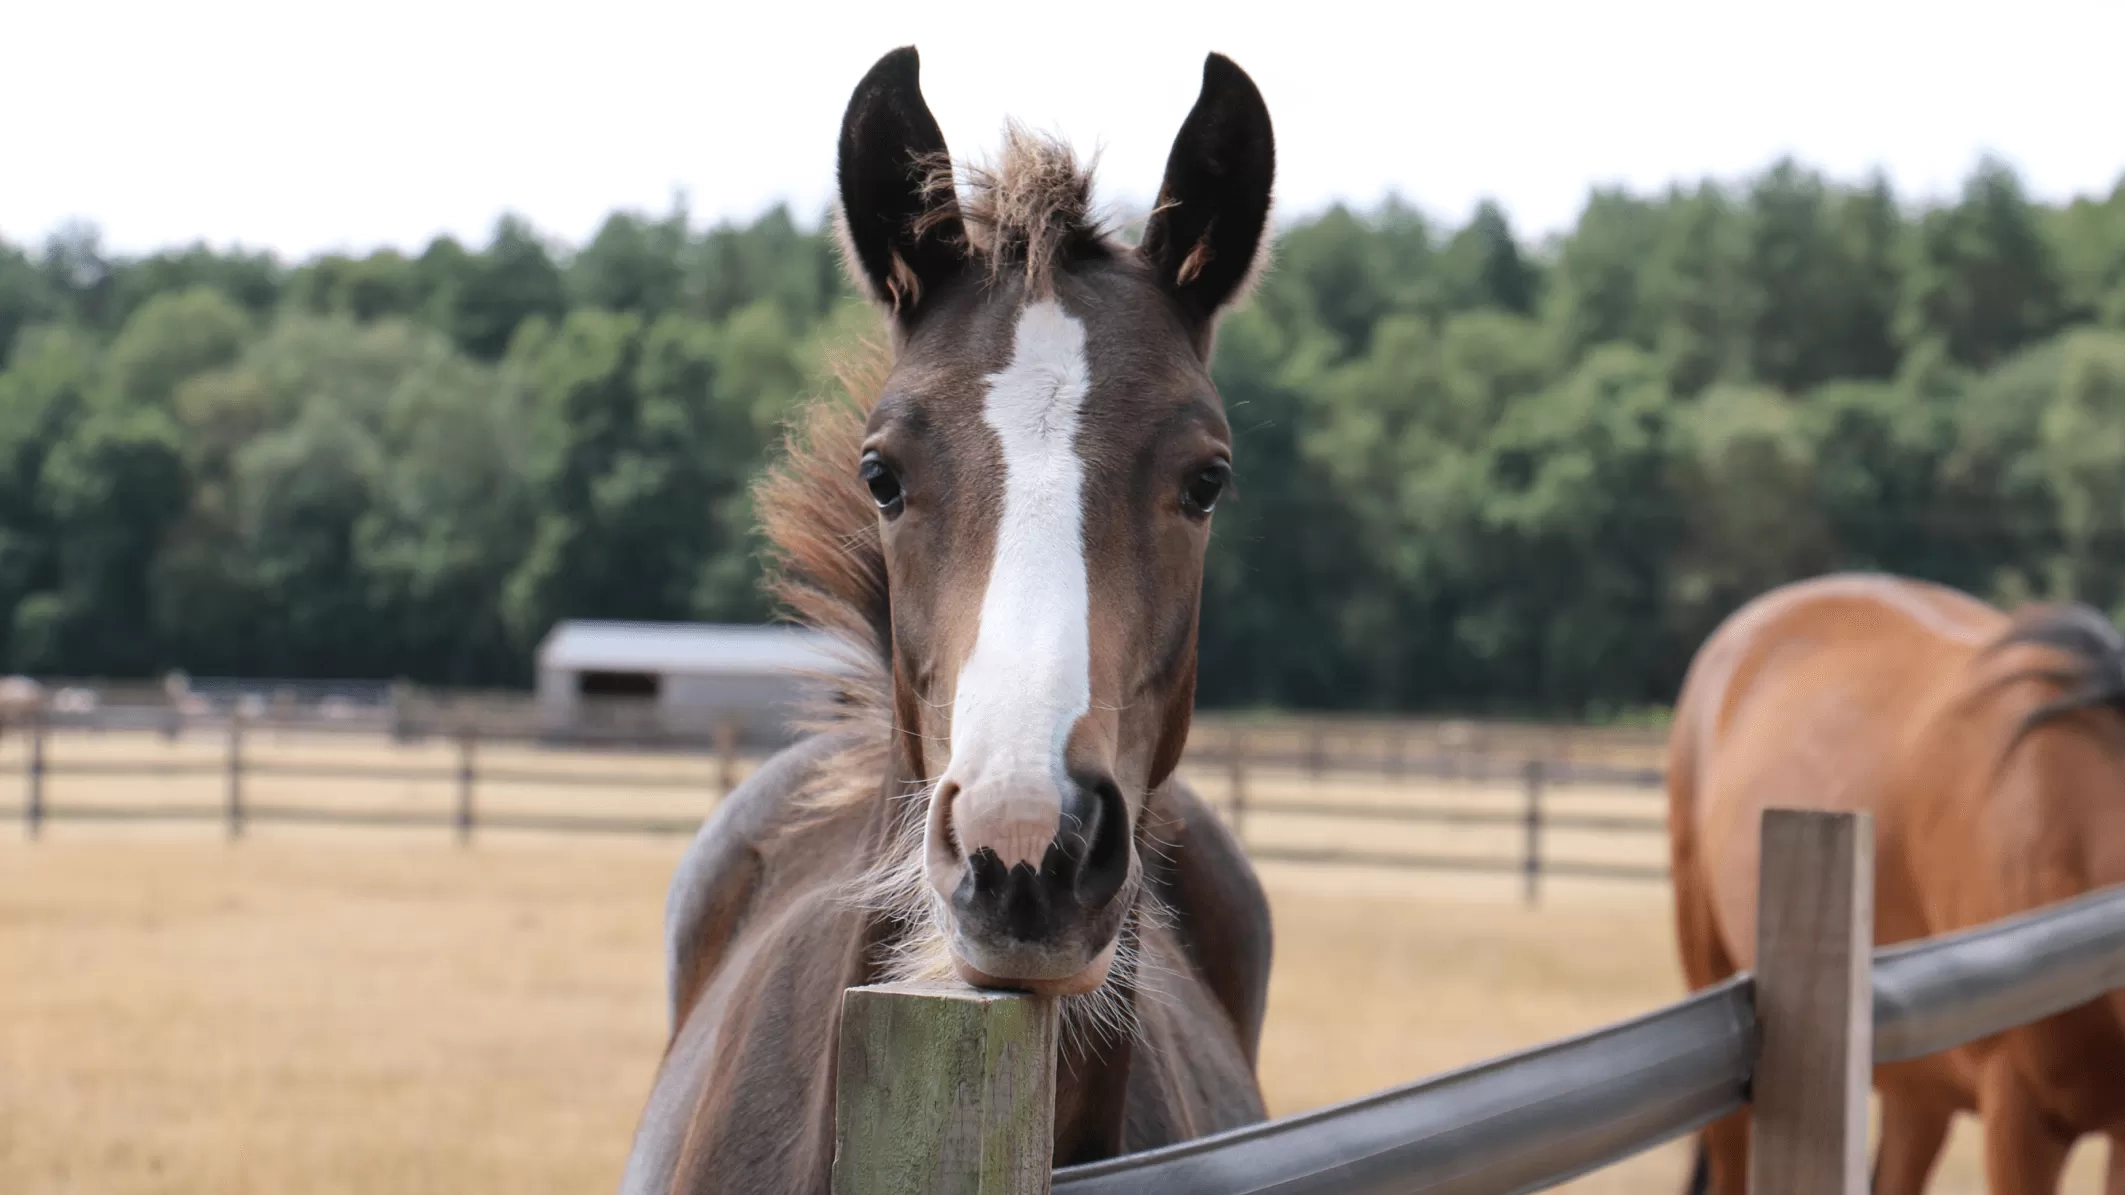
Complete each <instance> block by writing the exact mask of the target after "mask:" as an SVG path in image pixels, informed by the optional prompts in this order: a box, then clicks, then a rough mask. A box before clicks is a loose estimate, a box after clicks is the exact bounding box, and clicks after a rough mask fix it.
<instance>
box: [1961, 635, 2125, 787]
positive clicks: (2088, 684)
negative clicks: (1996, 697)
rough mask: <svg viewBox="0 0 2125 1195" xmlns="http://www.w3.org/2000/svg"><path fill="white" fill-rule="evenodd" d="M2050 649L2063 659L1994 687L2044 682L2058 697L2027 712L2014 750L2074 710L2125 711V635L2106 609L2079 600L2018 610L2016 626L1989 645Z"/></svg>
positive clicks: (1991, 649)
mask: <svg viewBox="0 0 2125 1195" xmlns="http://www.w3.org/2000/svg"><path fill="white" fill-rule="evenodd" d="M2022 646H2028V647H2041V648H2048V649H2050V650H2051V651H2052V652H2054V653H2056V654H2057V655H2059V656H2060V657H2063V663H2058V664H2053V665H2050V666H2039V667H2031V668H2024V669H2018V670H2016V671H2014V672H2011V673H2008V674H2006V675H2005V676H2002V677H2000V678H1998V679H1997V680H1996V681H1995V682H1994V685H1995V686H2005V685H2011V684H2016V683H2019V682H2022V681H2032V680H2033V681H2043V682H2045V683H2048V684H2051V685H2053V686H2056V687H2057V688H2059V689H2060V690H2062V691H2061V693H2060V694H2059V696H2057V697H2054V698H2052V699H2051V700H2050V701H2047V702H2045V703H2043V704H2042V705H2039V706H2037V707H2036V708H2035V709H2032V710H2030V711H2029V712H2028V713H2027V714H2025V715H2023V716H2022V719H2021V721H2020V722H2019V723H2018V724H2017V725H2016V727H2015V731H2014V735H2013V737H2012V738H2010V739H2009V740H2008V742H2007V748H2006V750H2007V752H2010V753H2011V752H2012V751H2013V749H2014V747H2015V746H2016V745H2017V744H2019V743H2020V742H2021V741H2022V740H2023V739H2024V738H2026V737H2027V736H2028V735H2029V734H2030V733H2032V732H2034V731H2036V730H2038V729H2039V728H2041V727H2044V726H2048V725H2050V724H2051V723H2053V722H2056V721H2058V720H2059V719H2061V718H2064V717H2066V716H2067V715H2069V714H2074V713H2078V712H2081V711H2084V710H2108V711H2110V712H2112V713H2116V714H2120V715H2125V635H2121V634H2119V633H2118V628H2117V627H2116V626H2114V625H2112V623H2111V621H2110V619H2109V618H2107V617H2105V616H2104V614H2103V613H2102V611H2100V610H2097V609H2095V608H2094V607H2091V606H2088V605H2084V604H2083V603H2080V602H2058V603H2050V604H2046V605H2041V606H2033V607H2030V608H2028V609H2026V610H2021V611H2017V612H2016V614H2015V616H2014V622H2013V625H2011V626H2009V627H2008V628H2007V630H2006V632H2005V633H2003V634H2002V635H2001V636H2000V637H1999V638H1998V639H1995V640H1993V642H1992V643H1991V644H1990V645H1988V646H1987V647H1986V648H1985V651H1984V653H1983V654H1984V655H1985V656H1992V655H1996V654H1998V653H2000V652H2004V651H2007V650H2009V649H2011V648H2014V647H2022Z"/></svg>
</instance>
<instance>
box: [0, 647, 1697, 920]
mask: <svg viewBox="0 0 2125 1195" xmlns="http://www.w3.org/2000/svg"><path fill="white" fill-rule="evenodd" d="M49 691H50V692H52V693H53V694H54V696H53V698H52V699H50V700H47V701H46V702H44V703H43V704H42V705H41V706H39V707H37V708H33V709H30V710H28V711H18V712H16V714H15V716H14V718H13V719H12V722H11V723H10V724H6V725H0V748H5V747H6V746H7V744H6V742H5V740H6V739H8V738H14V739H17V740H18V741H19V742H20V743H22V744H23V745H22V746H21V747H20V749H21V750H22V756H21V762H20V765H19V766H20V773H19V774H20V776H21V785H22V790H23V800H22V803H21V813H22V818H23V822H24V825H25V828H26V832H27V833H28V834H29V835H30V836H32V837H35V836H36V835H38V834H39V833H40V832H41V831H42V829H43V827H44V826H45V825H46V824H47V823H48V822H52V821H86V820H103V821H134V822H147V821H195V822H204V821H220V822H221V823H222V824H223V825H224V826H225V828H226V833H227V836H228V837H229V838H230V839H232V840H236V839H241V838H242V837H244V836H245V834H246V833H247V832H248V831H249V829H250V828H252V827H254V826H258V825H263V824H276V823H301V824H306V825H312V826H372V827H403V828H417V827H424V826H425V827H434V828H437V829H442V830H445V831H447V832H449V833H451V834H453V835H454V836H455V838H456V840H457V841H459V842H461V843H470V842H471V841H473V839H474V838H475V836H476V835H477V834H479V833H481V832H483V831H488V830H506V829H529V830H544V831H553V832H562V833H567V832H587V833H645V834H684V833H691V832H692V831H693V829H694V828H696V827H697V826H698V825H699V822H700V818H701V816H703V815H705V814H706V813H707V812H708V811H709V810H710V809H711V808H713V805H714V802H715V801H716V800H718V799H720V798H721V797H722V796H723V795H725V794H727V793H728V792H729V791H730V790H731V789H732V788H733V787H734V786H735V785H736V784H737V783H738V782H739V780H740V779H742V777H743V775H744V774H745V772H746V770H747V769H748V768H750V767H751V766H754V765H756V764H757V763H758V762H759V761H760V759H761V758H762V757H763V755H764V753H765V750H766V749H767V748H768V747H769V746H771V744H767V743H763V742H761V741H759V740H757V739H749V738H748V737H747V736H746V735H745V734H744V733H742V728H741V727H739V726H738V725H737V724H736V723H734V722H732V721H729V720H725V721H723V722H721V723H719V724H718V725H717V726H716V729H715V731H714V732H713V733H712V734H711V735H707V736H703V735H700V734H686V733H664V732H662V731H660V730H659V728H658V727H657V726H655V725H654V724H653V723H650V724H645V723H640V722H636V723H628V722H625V721H610V722H600V723H597V724H593V725H591V726H588V727H585V728H580V729H578V730H576V731H574V732H572V733H571V734H569V735H567V736H555V735H553V734H550V733H548V732H546V731H545V730H543V729H542V728H541V727H540V726H539V724H538V721H537V718H536V713H535V710H534V709H533V708H532V706H531V703H530V701H529V699H528V698H526V697H523V696H521V695H508V694H485V693H438V692H432V691H422V690H409V689H406V688H404V687H386V686H371V687H369V688H363V687H360V686H354V687H349V686H344V685H324V684H318V685H312V686H309V687H307V688H293V689H286V690H280V691H276V692H273V693H270V694H259V693H253V692H247V691H244V690H241V689H239V688H236V687H234V686H219V687H212V686H210V687H207V688H205V689H204V690H203V691H202V690H200V689H197V688H195V689H193V690H190V691H187V692H185V693H182V694H178V695H172V694H170V693H168V692H165V691H164V690H162V689H160V688H155V689H148V688H144V687H134V688H131V689H127V688H110V687H106V688H102V689H91V688H87V687H84V686H74V687H56V686H55V687H53V688H52V689H50V690H49ZM125 733H131V734H133V735H134V736H136V737H150V736H152V737H159V738H161V739H162V740H165V741H166V742H168V743H170V744H173V745H175V744H182V743H196V742H197V741H198V740H199V739H200V738H201V737H202V736H207V737H210V738H211V737H213V736H219V737H220V738H222V739H223V740H224V743H225V745H224V746H223V748H222V749H221V750H220V751H219V752H217V753H216V754H217V755H218V758H209V757H207V756H205V755H202V754H201V753H199V752H198V751H191V752H180V751H177V750H175V749H174V747H173V748H172V750H170V751H168V752H166V753H165V754H164V755H162V756H159V757H158V756H154V755H152V754H147V755H143V754H142V753H141V752H138V751H134V752H130V753H127V752H110V751H103V750H98V749H97V746H96V744H97V742H99V741H101V740H102V737H103V736H107V735H118V734H125ZM291 735H292V736H305V735H309V736H329V737H330V738H332V739H333V740H336V741H342V742H358V741H363V740H366V741H368V742H370V743H372V744H375V745H377V746H378V747H379V748H383V747H385V746H387V745H388V746H389V747H390V748H395V749H398V751H399V753H400V755H401V756H402V757H403V758H398V757H392V756H391V755H390V754H389V753H388V752H383V751H374V752H369V753H366V754H364V755H361V756H359V757H354V758H334V759H331V760H319V759H316V758H288V757H287V756H288V753H287V752H285V751H279V750H276V749H275V748H274V746H273V744H274V743H276V742H279V741H281V740H282V739H285V738H286V737H288V736H291ZM84 740H86V741H84ZM59 742H65V743H66V744H68V745H69V746H68V749H67V750H64V751H55V750H54V749H53V744H55V743H59ZM439 743H447V744H450V745H451V748H450V749H451V752H452V754H451V756H450V757H449V758H443V757H442V753H441V752H439V751H437V750H435V749H433V748H434V745H435V744H439ZM1660 746H1661V744H1660V741H1659V739H1658V737H1657V736H1656V735H1654V734H1653V733H1651V732H1644V731H1627V730H1626V731H1616V730H1590V729H1587V728H1556V727H1532V726H1515V725H1510V724H1498V723H1482V722H1465V721H1420V720H1412V719H1359V718H1349V717H1294V716H1279V717H1274V718H1262V717H1250V716H1236V715H1229V714H1217V713H1204V714H1201V715H1199V716H1198V719H1197V724H1196V726H1195V729H1194V732H1193V733H1192V734H1191V736H1190V740H1189V743H1188V749H1187V751H1186V753H1185V755H1184V757H1183V760H1182V765H1181V766H1182V772H1183V776H1184V777H1185V778H1187V779H1188V780H1189V781H1190V782H1191V783H1193V784H1194V785H1195V787H1196V788H1197V790H1198V791H1199V792H1200V793H1201V794H1202V795H1203V796H1204V798H1205V799H1206V800H1208V801H1210V802H1211V803H1212V805H1213V806H1214V807H1216V808H1218V809H1219V811H1220V812H1221V814H1222V815H1223V816H1224V818H1225V819H1226V820H1227V822H1228V824H1229V825H1230V826H1231V828H1232V829H1233V831H1234V833H1235V834H1236V835H1237V836H1238V837H1239V838H1240V840H1241V842H1242V843H1243V845H1244V846H1245V848H1246V849H1247V851H1248V852H1249V854H1250V855H1251V856H1252V857H1254V858H1256V859H1259V860H1264V861H1279V862H1291V863H1302V864H1314V865H1326V866H1356V867H1373V868H1391V869H1400V870H1429V871H1450V872H1461V873H1469V874H1490V875H1496V876H1500V877H1507V878H1515V879H1517V880H1518V881H1519V884H1520V887H1521V889H1522V891H1523V893H1524V897H1525V899H1526V900H1527V901H1528V902H1529V903H1530V904H1533V903H1536V902H1537V901H1538V900H1539V899H1540V896H1541V891H1542V885H1543V883H1544V881H1545V880H1546V879H1547V878H1549V877H1580V878H1594V879H1625V880H1633V879H1647V880H1658V879H1660V878H1663V877H1664V876H1665V874H1666V868H1665V866H1664V865H1663V860H1662V858H1661V856H1662V855H1664V850H1662V849H1661V848H1662V847H1664V831H1665V828H1666V820H1665V814H1664V810H1663V809H1662V808H1661V806H1660V803H1659V801H1658V792H1659V789H1660V785H1661V770H1660V766H1659V762H1660V761H1659V754H1660ZM420 748H428V749H425V750H421V749H420ZM645 753H646V754H651V755H654V756H656V757H658V758H662V759H665V760H668V761H670V762H672V763H673V764H674V766H673V767H672V768H671V769H668V770H667V771H666V772H664V773H663V774H648V773H645V772H643V771H642V770H641V769H639V768H635V769H632V770H624V769H620V768H618V767H615V768H611V769H600V768H589V769H585V768H583V767H580V766H574V765H576V764H580V763H581V762H582V761H583V760H585V759H590V758H598V757H601V756H609V755H616V754H637V755H638V754H645ZM704 761H706V762H710V763H712V765H713V772H712V774H710V775H704V774H702V772H701V769H700V768H699V767H698V766H692V767H689V766H687V765H688V764H694V765H698V764H699V763H701V762H704ZM563 762H566V763H567V764H568V765H569V766H560V765H561V763H563ZM4 766H5V765H4V764H0V767H4ZM213 775H219V776H220V777H221V778H222V779H221V783H222V784H223V785H224V787H225V791H224V793H223V795H222V798H221V799H220V800H219V801H218V802H214V803H213V804H214V805H218V808H216V807H210V805H209V803H208V802H206V801H203V800H198V799H194V800H192V801H191V802H190V803H181V802H173V801H171V800H169V799H165V798H166V794H167V793H170V792H175V791H177V788H178V787H179V786H176V785H172V784H169V783H163V784H162V785H161V787H160V789H157V790H156V793H157V799H154V800H128V801H110V800H105V801H96V802H84V801H79V800H61V799H58V797H57V796H56V795H55V790H66V791H72V790H71V787H70V786H71V785H72V783H73V782H75V781H86V780H99V779H100V780H106V781H109V780H119V779H131V780H133V781H145V782H174V781H181V780H185V779H186V778H191V783H192V784H194V785H197V784H202V783H210V782H211V781H209V780H208V779H207V778H208V777H210V776H213ZM357 781H368V782H372V783H375V784H379V785H398V786H402V787H403V786H423V787H425V788H428V789H433V790H434V791H437V792H443V791H447V792H449V794H450V797H449V800H448V802H447V803H442V802H436V803H432V804H430V805H423V806H420V807H418V808H414V807H409V806H407V805H406V804H405V803H403V802H399V803H383V804H376V805H371V806H367V807H364V806H362V805H360V804H359V803H349V802H338V803H335V804H328V805H319V804H316V803H312V802H306V801H304V800H302V799H300V796H299V795H297V796H294V797H290V796H288V795H287V793H288V792H289V791H290V790H291V788H300V787H301V786H303V785H305V784H311V783H314V784H317V785H344V784H347V783H350V782H357ZM568 788H574V789H577V790H583V791H585V792H594V791H595V790H600V789H602V790H605V792H606V794H611V793H616V792H635V791H638V790H651V791H661V792H663V793H666V794H668V795H669V796H671V797H672V798H673V799H674V800H675V801H681V802H683V804H681V805H674V804H672V803H671V802H666V803H665V805H664V808H663V809H662V810H660V811H659V812H656V813H643V812H639V811H636V812H627V811H626V810H625V808H624V807H625V806H626V804H627V802H625V801H595V802H594V801H587V800H586V801H581V802H578V803H576V804H574V805H554V804H553V803H551V802H547V803H546V804H544V805H543V806H542V807H540V808H538V809H535V810H534V809H526V808H523V807H521V806H522V805H523V804H524V802H522V801H514V800H508V799H500V800H498V799H497V798H498V797H503V796H506V795H507V793H505V792H504V791H503V790H508V792H509V793H522V792H526V791H534V790H541V789H545V790H560V789H568ZM268 790H277V791H280V792H281V793H282V794H283V795H282V796H280V797H277V798H276V797H274V796H272V795H271V792H270V791H268ZM135 791H136V793H137V792H139V791H144V790H141V789H137V788H136V790H135ZM1398 839H1399V840H1398ZM1574 844H1576V845H1577V847H1578V848H1579V849H1577V850H1574V849H1573V846H1574ZM1612 844H1621V845H1612Z"/></svg>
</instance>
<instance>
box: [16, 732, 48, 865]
mask: <svg viewBox="0 0 2125 1195" xmlns="http://www.w3.org/2000/svg"><path fill="white" fill-rule="evenodd" d="M29 727H30V743H29V746H30V757H29V768H28V774H27V775H26V776H24V777H23V783H24V785H25V786H26V791H24V793H23V794H22V828H23V832H24V833H26V834H28V835H29V837H30V838H32V839H35V838H36V837H38V836H39V835H41V834H43V833H44V772H45V767H44V713H43V711H41V710H40V711H37V712H35V713H32V714H31V715H30V718H29Z"/></svg>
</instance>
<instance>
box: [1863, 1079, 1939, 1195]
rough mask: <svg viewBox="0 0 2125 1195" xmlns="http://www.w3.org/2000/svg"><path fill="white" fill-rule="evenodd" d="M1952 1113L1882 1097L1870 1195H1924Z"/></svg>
mask: <svg viewBox="0 0 2125 1195" xmlns="http://www.w3.org/2000/svg"><path fill="white" fill-rule="evenodd" d="M1954 1118H1955V1113H1954V1111H1953V1110H1952V1109H1945V1108H1941V1107H1938V1106H1936V1105H1933V1104H1928V1103H1923V1102H1920V1101H1916V1100H1910V1099H1903V1098H1897V1097H1892V1096H1890V1095H1888V1094H1887V1093H1883V1095H1882V1141H1881V1148H1880V1149H1878V1150H1877V1151H1875V1154H1874V1195H1924V1193H1925V1190H1926V1180H1928V1179H1930V1178H1931V1177H1933V1166H1934V1163H1936V1162H1938V1161H1940V1158H1941V1147H1942V1146H1943V1145H1946V1144H1947V1143H1948V1125H1949V1123H1950V1122H1951V1121H1953V1120H1954Z"/></svg>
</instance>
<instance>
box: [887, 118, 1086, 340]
mask: <svg viewBox="0 0 2125 1195" xmlns="http://www.w3.org/2000/svg"><path fill="white" fill-rule="evenodd" d="M1095 165H1096V162H1093V163H1084V164H1080V163H1079V162H1078V160H1077V154H1076V152H1075V151H1074V150H1072V149H1071V148H1070V146H1069V143H1068V142H1065V141H1063V140H1062V139H1061V138H1059V137H1055V136H1052V135H1050V134H1047V133H1039V132H1035V131H1033V130H1031V129H1029V128H1027V127H1026V126H1025V125H1023V124H1021V123H1019V122H1018V121H1016V120H1010V121H1006V122H1005V123H1004V136H1003V149H1002V151H1001V153H1000V154H999V155H998V156H997V158H996V159H995V160H994V161H992V162H967V163H963V164H958V165H955V164H954V163H953V161H952V159H951V157H950V155H948V154H933V155H931V156H930V157H928V158H926V159H925V160H924V161H923V163H922V166H923V168H924V170H925V178H924V182H923V192H924V195H925V196H926V197H927V198H928V199H929V204H928V206H927V208H926V210H925V211H924V212H923V214H922V215H921V216H919V217H917V219H916V221H915V231H916V232H917V233H921V232H926V231H928V230H930V229H932V228H935V227H936V226H938V225H940V224H943V223H946V222H947V221H949V220H950V219H951V218H952V217H953V216H954V215H955V214H956V215H957V216H958V217H959V220H960V224H961V225H962V227H963V228H964V229H965V233H966V239H965V241H964V242H963V244H962V246H961V248H962V250H963V251H964V252H965V253H966V254H967V255H968V256H969V257H970V258H972V259H974V260H976V261H978V262H980V263H981V264H982V265H983V266H984V268H985V269H986V270H987V273H988V276H989V278H990V279H991V280H995V279H998V278H1001V277H1002V276H1003V274H1004V273H1005V272H1006V271H1008V270H1011V269H1013V268H1014V267H1015V268H1016V269H1018V270H1020V271H1022V272H1023V274H1024V277H1025V282H1026V288H1027V292H1028V293H1029V294H1031V295H1033V296H1034V297H1037V298H1038V297H1048V296H1051V295H1053V293H1054V289H1055V275H1056V273H1057V271H1058V270H1060V269H1061V268H1062V267H1064V266H1066V265H1068V264H1069V263H1071V262H1073V261H1083V260H1086V259H1088V258H1097V257H1106V256H1111V255H1112V254H1113V253H1114V252H1115V242H1114V239H1113V236H1112V234H1111V232H1110V230H1109V229H1108V228H1107V226H1106V225H1105V223H1104V222H1103V221H1101V220H1100V219H1099V218H1098V217H1097V216H1096V215H1095V214H1094V213H1093V210H1092V176H1093V170H1094V166H1095ZM954 197H956V198H957V199H958V204H957V205H956V210H955V205H953V204H951V203H948V202H946V201H947V200H949V199H952V198H954Z"/></svg>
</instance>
